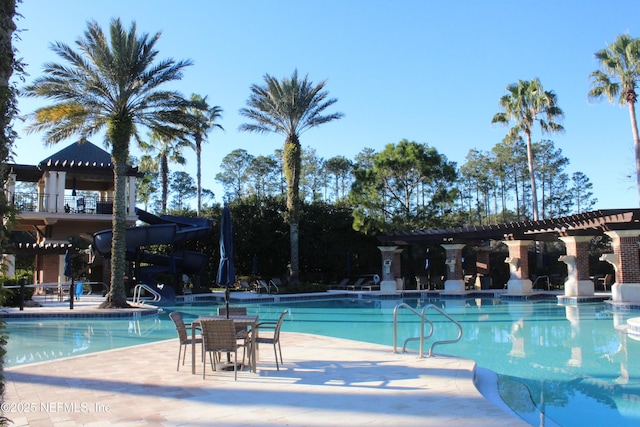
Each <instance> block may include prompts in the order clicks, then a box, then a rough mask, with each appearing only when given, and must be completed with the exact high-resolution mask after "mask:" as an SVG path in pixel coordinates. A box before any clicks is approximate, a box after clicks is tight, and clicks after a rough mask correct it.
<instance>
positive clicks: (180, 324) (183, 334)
mask: <svg viewBox="0 0 640 427" xmlns="http://www.w3.org/2000/svg"><path fill="white" fill-rule="evenodd" d="M169 317H170V318H171V320H173V323H174V324H175V325H176V331H177V332H178V338H180V344H184V343H186V342H187V340H188V338H189V337H188V336H187V327H186V326H185V324H184V320H183V319H182V314H180V312H179V311H172V312H171V313H169Z"/></svg>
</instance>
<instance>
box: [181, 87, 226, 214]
mask: <svg viewBox="0 0 640 427" xmlns="http://www.w3.org/2000/svg"><path fill="white" fill-rule="evenodd" d="M188 113H189V114H191V115H192V116H193V118H194V120H193V124H192V128H191V129H190V131H191V134H192V136H193V141H194V149H195V151H196V200H197V207H196V214H197V215H198V216H200V210H201V209H202V173H201V171H202V167H201V165H202V141H203V140H204V139H206V138H207V135H208V133H209V130H211V129H215V128H218V129H220V130H224V128H223V127H222V126H221V125H220V124H219V123H216V120H219V119H221V118H222V108H220V107H218V106H217V105H214V106H213V107H209V104H208V103H207V97H206V96H205V97H204V98H203V97H202V96H200V95H197V94H195V93H194V94H192V95H191V105H190V106H189V108H188Z"/></svg>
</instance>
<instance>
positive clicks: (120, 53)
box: [25, 19, 191, 307]
mask: <svg viewBox="0 0 640 427" xmlns="http://www.w3.org/2000/svg"><path fill="white" fill-rule="evenodd" d="M109 33H110V36H111V40H110V42H109V41H108V40H107V38H106V36H105V34H104V32H103V31H102V29H101V28H100V26H99V25H98V24H97V23H96V22H95V21H92V22H90V23H89V24H88V28H87V30H85V32H84V37H83V38H79V39H78V40H77V41H76V46H77V48H78V50H73V49H72V48H71V47H69V46H68V45H66V44H63V43H60V42H57V43H54V44H53V45H52V47H51V48H52V50H53V51H54V52H55V53H56V54H58V55H59V56H60V57H61V58H62V59H64V60H65V61H66V62H67V63H68V64H64V65H63V64H56V63H47V64H45V66H44V76H42V77H39V78H37V79H35V80H34V82H33V83H32V84H31V85H29V86H28V87H26V88H25V93H26V95H28V96H32V97H41V98H46V99H50V100H52V101H53V104H51V105H49V106H46V107H42V108H38V109H37V110H36V111H35V112H34V113H32V114H31V119H32V120H33V124H32V125H30V126H29V127H28V128H27V130H28V131H29V132H40V131H44V132H45V134H44V135H45V142H46V143H47V144H55V143H57V142H60V141H62V140H64V139H66V138H69V137H71V136H73V135H80V136H81V137H82V138H86V137H88V136H91V135H94V134H96V133H98V132H99V131H101V130H103V129H105V128H106V134H105V143H107V144H110V145H111V149H112V150H111V156H112V159H113V163H114V171H113V174H114V199H115V206H114V210H113V241H112V248H111V287H110V290H109V293H108V294H107V299H106V300H105V302H104V303H103V304H102V307H126V306H127V305H128V304H127V301H126V294H125V288H124V274H125V263H126V259H125V252H126V245H125V232H126V204H125V190H126V188H125V184H126V180H125V178H126V177H125V172H126V168H127V160H128V157H129V142H130V140H131V138H132V137H133V138H135V139H136V140H137V141H140V138H139V133H138V130H137V127H136V126H137V125H140V126H144V127H146V128H148V129H151V130H153V131H154V132H157V133H159V134H161V135H167V136H175V135H177V134H178V133H179V132H180V131H179V130H178V129H180V128H181V127H182V126H184V125H185V124H186V123H187V121H188V120H187V117H186V115H185V113H184V109H185V107H186V105H187V103H188V102H187V101H186V100H185V99H184V98H183V97H182V96H181V95H180V94H179V93H177V92H173V91H165V90H161V89H160V88H161V87H162V86H163V84H165V83H168V82H171V81H174V80H179V79H180V78H181V77H182V70H183V69H184V68H185V67H187V66H189V65H191V61H189V60H185V61H179V62H175V61H174V60H172V59H166V60H163V61H160V62H157V63H154V62H153V61H154V60H155V58H156V56H157V54H158V52H157V50H155V44H156V42H157V41H158V39H159V38H160V33H156V34H155V35H153V36H149V35H148V34H142V35H138V34H137V33H136V24H135V22H134V23H132V24H131V27H130V28H129V30H128V31H125V29H124V28H123V27H122V24H121V22H120V20H119V19H113V20H112V21H111V24H110V27H109Z"/></svg>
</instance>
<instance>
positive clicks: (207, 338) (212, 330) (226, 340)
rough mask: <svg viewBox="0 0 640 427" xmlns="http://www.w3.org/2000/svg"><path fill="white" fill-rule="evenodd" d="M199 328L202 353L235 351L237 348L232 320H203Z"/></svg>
mask: <svg viewBox="0 0 640 427" xmlns="http://www.w3.org/2000/svg"><path fill="white" fill-rule="evenodd" d="M200 326H201V327H202V346H203V347H202V349H203V351H236V349H237V348H238V344H237V338H236V328H235V326H234V325H233V320H227V319H212V320H203V321H201V322H200Z"/></svg>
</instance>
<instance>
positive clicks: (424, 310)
mask: <svg viewBox="0 0 640 427" xmlns="http://www.w3.org/2000/svg"><path fill="white" fill-rule="evenodd" d="M400 308H406V309H408V310H409V311H411V312H412V313H414V314H416V315H418V316H420V336H419V337H410V338H407V339H406V340H405V341H404V344H403V345H402V352H403V353H406V347H407V343H409V342H410V341H415V340H419V341H420V356H419V357H420V358H423V357H424V340H425V338H430V337H431V335H433V332H434V330H435V327H434V325H433V322H432V321H431V320H429V319H428V318H427V316H426V313H427V310H429V309H434V310H436V311H437V312H438V313H440V314H441V315H443V316H444V317H446V318H447V319H448V320H450V321H451V322H453V323H454V324H455V325H456V326H457V327H458V336H457V337H456V338H455V339H451V340H440V341H435V342H434V343H433V344H431V347H429V353H428V355H427V357H432V356H433V348H434V347H435V346H436V345H440V344H454V343H457V342H458V341H460V339H461V338H462V325H460V323H458V321H457V320H455V319H454V318H453V317H451V316H449V315H448V314H447V313H446V312H445V311H444V310H442V309H441V308H440V307H438V306H437V305H434V304H428V305H426V306H424V307H423V308H422V311H420V312H418V311H417V310H415V309H414V308H412V307H411V306H409V305H408V304H406V303H404V302H402V303H400V304H398V305H396V307H395V308H394V309H393V352H394V353H397V352H398V351H397V350H398V345H397V344H398V310H399V309H400ZM425 322H427V323H429V326H430V329H431V330H430V331H429V333H428V334H427V335H425V333H424V324H425Z"/></svg>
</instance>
